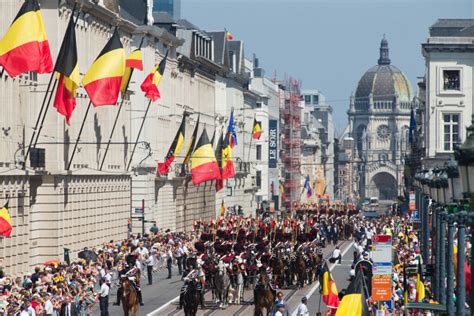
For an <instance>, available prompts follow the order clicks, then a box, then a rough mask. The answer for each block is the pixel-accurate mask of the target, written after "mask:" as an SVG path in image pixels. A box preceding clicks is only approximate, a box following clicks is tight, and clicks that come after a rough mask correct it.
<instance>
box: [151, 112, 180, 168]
mask: <svg viewBox="0 0 474 316" xmlns="http://www.w3.org/2000/svg"><path fill="white" fill-rule="evenodd" d="M186 116H187V114H186V113H183V120H182V121H181V125H180V126H179V129H178V132H177V133H176V136H175V137H174V140H173V143H172V144H171V146H170V149H168V153H167V154H166V157H165V162H164V163H159V164H158V172H159V173H160V174H167V173H168V171H169V169H170V166H171V164H172V163H173V161H174V158H175V157H176V155H177V154H179V152H180V151H181V147H183V144H184V135H185V134H184V131H185V127H186Z"/></svg>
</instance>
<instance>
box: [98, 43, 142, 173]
mask: <svg viewBox="0 0 474 316" xmlns="http://www.w3.org/2000/svg"><path fill="white" fill-rule="evenodd" d="M144 39H145V36H143V37H142V40H141V42H140V45H139V46H138V49H141V48H142V45H143V40H144ZM133 71H134V68H133V67H132V68H130V76H129V77H128V81H127V85H126V86H125V91H124V92H123V93H124V94H125V93H126V92H127V89H128V86H129V85H130V81H131V80H132V75H133ZM124 100H125V98H124V96H123V95H122V100H121V101H120V106H119V108H118V110H117V115H116V116H115V122H114V125H113V126H112V130H111V131H110V136H109V141H108V142H107V147H106V148H105V153H104V157H103V158H102V162H101V163H100V168H99V170H100V171H102V167H103V166H104V163H105V158H106V157H107V153H108V151H109V147H110V142H111V141H112V136H113V135H114V131H115V127H116V126H117V121H118V118H119V116H120V111H121V110H122V106H123V102H124Z"/></svg>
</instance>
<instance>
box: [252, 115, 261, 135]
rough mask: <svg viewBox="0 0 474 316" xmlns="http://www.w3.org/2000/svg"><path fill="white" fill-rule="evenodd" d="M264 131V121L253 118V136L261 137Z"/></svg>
mask: <svg viewBox="0 0 474 316" xmlns="http://www.w3.org/2000/svg"><path fill="white" fill-rule="evenodd" d="M262 132H263V131H262V122H259V121H257V120H256V119H253V128H252V138H253V139H260V137H261V136H262Z"/></svg>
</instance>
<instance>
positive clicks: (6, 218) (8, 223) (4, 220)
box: [0, 202, 12, 237]
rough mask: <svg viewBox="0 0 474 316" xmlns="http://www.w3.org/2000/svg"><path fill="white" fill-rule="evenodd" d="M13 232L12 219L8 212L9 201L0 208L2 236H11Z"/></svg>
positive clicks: (0, 231) (0, 232)
mask: <svg viewBox="0 0 474 316" xmlns="http://www.w3.org/2000/svg"><path fill="white" fill-rule="evenodd" d="M11 233H12V219H11V217H10V214H9V213H8V202H7V203H6V204H5V205H4V206H3V207H2V209H1V210H0V236H4V237H10V235H11Z"/></svg>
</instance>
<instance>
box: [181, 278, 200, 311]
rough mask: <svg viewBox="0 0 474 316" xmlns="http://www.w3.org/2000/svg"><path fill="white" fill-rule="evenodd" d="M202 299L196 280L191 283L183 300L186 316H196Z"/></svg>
mask: <svg viewBox="0 0 474 316" xmlns="http://www.w3.org/2000/svg"><path fill="white" fill-rule="evenodd" d="M200 302H201V297H200V294H199V291H198V289H197V282H196V280H192V281H190V282H189V284H188V286H187V288H186V292H185V293H184V299H183V310H184V315H185V316H196V314H197V310H198V306H199V303H200Z"/></svg>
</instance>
